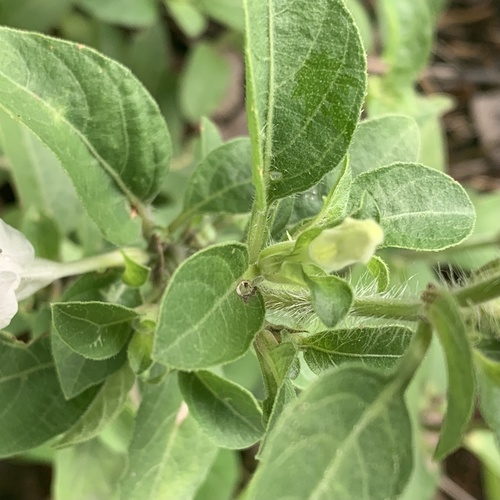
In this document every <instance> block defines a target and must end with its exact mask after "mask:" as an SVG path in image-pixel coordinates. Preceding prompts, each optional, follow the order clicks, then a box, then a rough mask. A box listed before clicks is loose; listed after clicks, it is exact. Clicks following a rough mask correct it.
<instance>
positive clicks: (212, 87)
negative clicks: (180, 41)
mask: <svg viewBox="0 0 500 500" xmlns="http://www.w3.org/2000/svg"><path fill="white" fill-rule="evenodd" d="M229 77H230V68H229V62H228V61H227V60H226V59H225V58H224V57H223V56H222V55H221V54H220V53H219V52H218V51H217V50H216V48H215V47H213V46H211V45H209V44H208V43H197V44H196V45H195V46H194V48H193V50H192V51H191V53H190V54H189V56H188V58H187V61H186V66H185V68H184V71H183V73H182V75H181V82H180V87H179V99H180V106H181V110H182V112H183V114H184V116H185V117H186V118H187V119H188V120H189V121H191V122H197V121H199V120H200V119H201V117H202V116H209V115H210V114H211V113H213V112H214V111H215V110H216V108H217V106H219V104H220V103H221V102H222V99H223V98H224V96H225V94H226V92H227V88H228V85H229Z"/></svg>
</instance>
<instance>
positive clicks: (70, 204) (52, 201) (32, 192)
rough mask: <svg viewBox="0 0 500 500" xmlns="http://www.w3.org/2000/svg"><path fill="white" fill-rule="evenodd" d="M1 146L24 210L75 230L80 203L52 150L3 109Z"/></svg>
mask: <svg viewBox="0 0 500 500" xmlns="http://www.w3.org/2000/svg"><path fill="white" fill-rule="evenodd" d="M0 143H1V145H2V150H3V152H4V154H5V156H6V157H7V158H8V161H9V166H10V172H11V174H12V177H13V180H14V187H15V191H16V194H17V196H18V200H19V202H20V204H21V206H22V207H23V208H24V209H29V208H30V207H34V208H35V209H36V210H37V211H39V212H43V213H45V214H47V215H48V216H51V217H53V218H54V219H55V220H56V221H57V222H58V223H59V225H60V227H61V228H62V229H63V230H64V232H69V231H71V230H74V229H75V228H76V226H77V222H78V220H79V218H80V212H81V210H82V208H81V203H80V201H79V200H78V197H77V195H76V191H75V188H74V187H73V185H72V184H71V181H70V180H69V178H68V176H67V175H66V174H65V173H64V171H63V170H62V168H61V164H60V162H59V161H58V160H57V158H56V157H55V156H54V154H53V153H52V152H51V151H50V149H48V148H47V147H45V146H44V145H43V144H42V143H41V142H40V140H39V139H38V138H37V137H36V136H35V135H34V134H33V133H32V132H30V130H29V129H28V128H26V127H24V126H23V125H21V124H20V123H19V122H17V121H16V120H14V119H13V118H11V117H10V116H9V115H8V114H7V113H5V112H4V111H3V110H1V109H0ZM36 248H37V250H38V247H36Z"/></svg>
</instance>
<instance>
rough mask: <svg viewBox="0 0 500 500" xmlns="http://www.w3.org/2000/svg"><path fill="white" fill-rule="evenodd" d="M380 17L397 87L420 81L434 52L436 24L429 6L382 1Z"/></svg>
mask: <svg viewBox="0 0 500 500" xmlns="http://www.w3.org/2000/svg"><path fill="white" fill-rule="evenodd" d="M377 15H378V19H379V23H380V33H381V35H382V43H383V46H384V51H383V58H384V60H385V62H386V63H387V65H388V70H389V72H388V74H387V75H386V76H385V78H386V79H391V80H394V81H395V84H396V85H398V84H399V85H402V84H404V83H410V82H413V81H414V80H416V79H417V77H418V76H419V74H420V72H421V70H422V69H423V68H424V67H425V65H426V64H427V59H428V58H429V56H430V54H431V49H432V31H433V22H432V21H433V20H432V16H431V11H430V10H429V5H428V2H426V1H422V2H413V1H408V0H380V1H379V2H377Z"/></svg>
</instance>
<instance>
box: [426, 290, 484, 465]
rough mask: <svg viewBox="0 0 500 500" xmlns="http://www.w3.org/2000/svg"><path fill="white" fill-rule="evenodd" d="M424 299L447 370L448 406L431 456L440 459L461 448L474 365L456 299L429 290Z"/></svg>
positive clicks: (470, 404) (472, 389) (469, 412)
mask: <svg viewBox="0 0 500 500" xmlns="http://www.w3.org/2000/svg"><path fill="white" fill-rule="evenodd" d="M425 300H426V301H427V303H428V305H427V316H428V318H429V320H430V322H431V323H432V326H433V327H434V328H435V330H436V333H437V336H438V337H439V341H440V342H441V345H442V346H443V349H444V353H445V356H446V366H447V371H448V393H447V401H448V405H447V409H446V415H445V418H444V422H443V425H442V426H441V432H440V436H439V443H438V445H437V448H436V451H435V453H434V458H435V459H436V460H441V459H443V458H444V457H445V456H446V455H448V454H449V453H451V452H452V451H454V450H455V449H456V448H458V447H459V446H460V444H461V442H462V438H463V436H464V434H465V431H466V428H467V424H468V423H469V420H470V417H471V415H472V410H473V409H474V395H475V382H474V366H473V362H472V349H471V346H470V343H469V339H468V336H467V327H466V326H465V324H464V322H463V320H462V316H461V312H460V308H459V306H458V304H457V302H456V300H455V299H454V298H453V296H452V295H451V294H450V293H448V292H446V291H444V290H432V289H431V290H429V291H428V292H427V296H426V298H425Z"/></svg>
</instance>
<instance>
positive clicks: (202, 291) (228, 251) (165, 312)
mask: <svg viewBox="0 0 500 500" xmlns="http://www.w3.org/2000/svg"><path fill="white" fill-rule="evenodd" d="M247 267H248V254H247V250H246V247H245V246H244V245H241V244H238V243H228V244H223V245H216V246H212V247H209V248H207V249H205V250H202V251H200V252H198V253H196V254H195V255H193V256H192V257H190V258H189V259H187V260H186V261H184V262H183V263H182V264H181V265H180V266H179V268H178V269H177V270H176V272H175V273H174V275H173V277H172V279H171V280H170V283H169V285H168V287H167V289H166V291H165V295H164V296H163V299H162V303H161V306H160V313H159V317H158V324H157V331H156V337H155V346H154V351H153V357H154V359H155V360H156V361H158V362H160V363H163V364H166V365H168V366H171V367H175V368H178V369H181V370H197V369H202V368H209V367H211V366H215V365H218V364H222V363H228V362H230V361H233V360H235V359H237V358H239V357H240V356H242V355H243V354H244V353H245V352H246V351H247V350H248V348H249V347H250V344H251V342H252V340H253V338H254V337H255V334H256V333H257V332H258V331H259V330H260V328H261V326H262V323H263V321H264V303H263V299H262V297H261V295H260V294H259V293H255V294H254V295H253V296H251V297H249V298H248V299H247V300H244V299H243V298H242V297H240V296H239V295H238V293H237V286H238V283H239V282H240V281H241V280H242V276H243V274H244V273H245V271H246V270H247Z"/></svg>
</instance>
